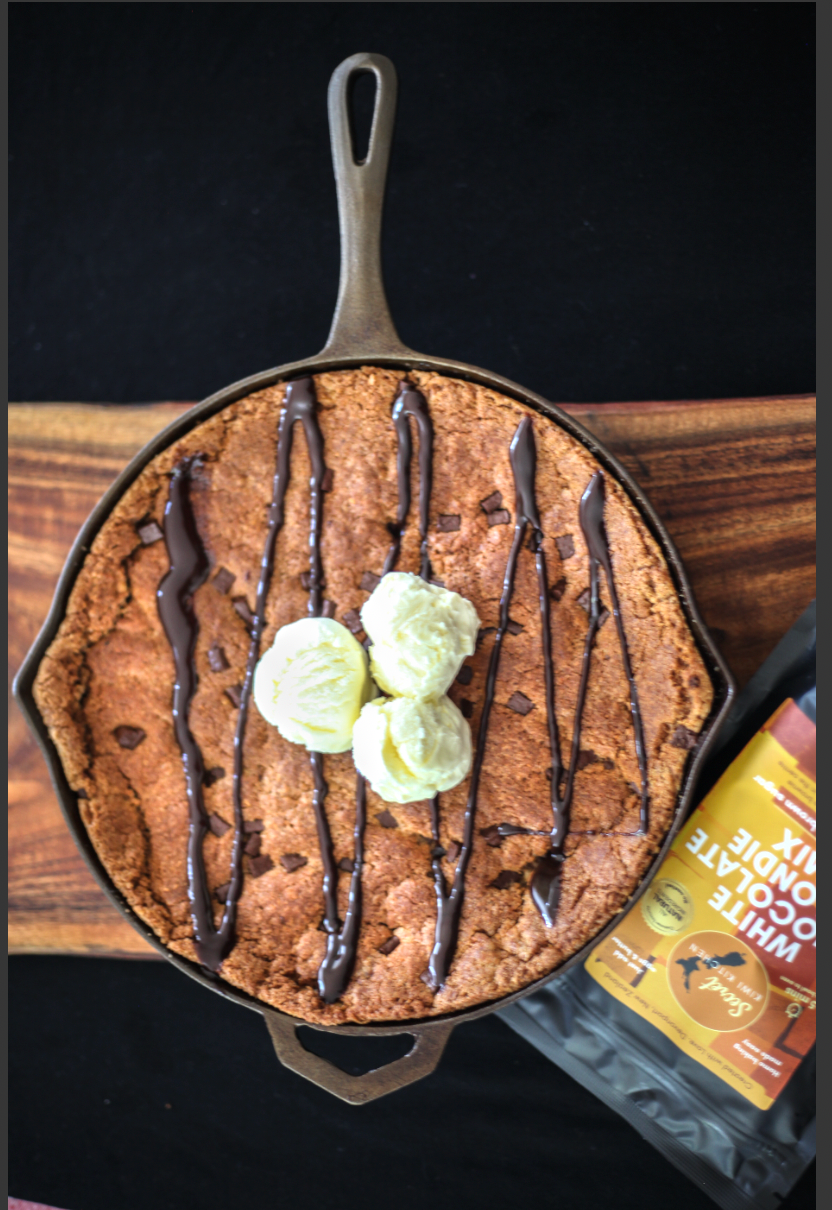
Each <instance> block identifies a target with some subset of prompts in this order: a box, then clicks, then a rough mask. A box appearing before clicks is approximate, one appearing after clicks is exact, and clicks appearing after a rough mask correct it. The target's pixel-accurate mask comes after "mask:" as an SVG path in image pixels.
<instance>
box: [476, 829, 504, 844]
mask: <svg viewBox="0 0 832 1210" xmlns="http://www.w3.org/2000/svg"><path fill="white" fill-rule="evenodd" d="M480 836H482V837H483V839H484V840H485V843H486V844H488V845H491V848H492V849H499V847H500V845H501V844H502V843H503V838H502V836H501V835H500V828H499V825H498V824H496V823H493V824H492V825H491V827H490V828H480Z"/></svg>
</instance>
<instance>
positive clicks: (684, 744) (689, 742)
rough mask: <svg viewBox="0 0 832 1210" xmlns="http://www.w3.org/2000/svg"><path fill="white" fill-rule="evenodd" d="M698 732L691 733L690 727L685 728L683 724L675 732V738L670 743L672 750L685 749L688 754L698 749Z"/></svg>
mask: <svg viewBox="0 0 832 1210" xmlns="http://www.w3.org/2000/svg"><path fill="white" fill-rule="evenodd" d="M696 739H697V736H696V732H695V731H691V730H690V729H689V728H688V727H683V726H682V725H681V724H680V725H679V726H678V727H677V728H676V730H675V731H674V732H673V738H672V739H671V741H670V746H671V748H684V750H685V751H686V752H690V750H691V749H692V748H695V747H696Z"/></svg>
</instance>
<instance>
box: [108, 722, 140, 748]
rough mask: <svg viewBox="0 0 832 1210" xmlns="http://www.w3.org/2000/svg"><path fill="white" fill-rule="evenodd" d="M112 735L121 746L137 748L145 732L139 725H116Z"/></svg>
mask: <svg viewBox="0 0 832 1210" xmlns="http://www.w3.org/2000/svg"><path fill="white" fill-rule="evenodd" d="M113 735H114V736H115V737H116V739H117V740H118V742H119V743H120V744H121V746H122V748H131V749H132V748H138V746H139V744H140V743H141V742H142V740H143V739H145V737H146V735H147V732H146V731H142V729H141V727H116V729H115V731H114V732H113Z"/></svg>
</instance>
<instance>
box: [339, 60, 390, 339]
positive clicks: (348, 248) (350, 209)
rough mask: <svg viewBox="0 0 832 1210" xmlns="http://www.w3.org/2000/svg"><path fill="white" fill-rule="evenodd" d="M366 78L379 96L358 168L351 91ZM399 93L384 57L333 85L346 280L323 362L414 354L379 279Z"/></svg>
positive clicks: (344, 68)
mask: <svg viewBox="0 0 832 1210" xmlns="http://www.w3.org/2000/svg"><path fill="white" fill-rule="evenodd" d="M367 73H370V74H372V75H373V76H375V81H376V96H375V107H374V110H373V124H372V128H371V132H370V144H369V148H368V150H367V158H366V159H365V160H363V161H361V162H360V163H359V162H357V161H356V158H355V149H354V147H353V142H352V135H351V132H350V113H349V106H350V85H351V82H352V81H353V79H354V78H355V77H356V76H359V75H365V74H367ZM397 91H398V82H397V79H396V69H395V67H394V66H393V64H392V63H391V62H390V60H389V59H387V58H385V56H384V55H371V54H364V53H362V54H358V55H351V56H350V58H349V59H345V60H344V62H343V63H341V64H340V66H338V67H336V69H335V71H334V72H333V73H332V78H331V79H330V81H329V92H328V94H327V106H328V110H329V135H330V140H331V143H332V166H333V169H334V172H335V187H336V190H337V194H338V222H339V227H340V231H341V276H340V281H339V284H338V301H337V303H336V304H335V314H334V315H333V317H332V327H331V329H330V333H329V337H328V339H327V342H326V344H325V345H324V347H323V349H322V350H321V355H324V354H325V355H326V356H332V357H359V358H365V357H366V358H368V359H371V358H373V357H375V358H378V357H383V356H388V357H401V356H402V355H403V354H409V353H410V352H411V350H410V349H408V348H406V346H405V345H403V344H402V342H401V341H400V339H399V336H398V333H397V332H396V329H395V326H394V324H393V320H392V318H391V316H390V309H389V307H388V305H387V296H386V294H385V293H384V282H383V280H382V274H381V216H382V208H383V205H384V188H385V185H386V182H387V165H388V163H389V160H390V146H391V143H392V141H393V123H394V120H395V116H396V93H397Z"/></svg>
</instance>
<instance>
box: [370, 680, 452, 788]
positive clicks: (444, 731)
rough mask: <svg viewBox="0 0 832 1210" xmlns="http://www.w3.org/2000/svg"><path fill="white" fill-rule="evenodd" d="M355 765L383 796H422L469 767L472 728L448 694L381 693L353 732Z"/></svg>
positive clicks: (445, 783) (446, 783) (447, 784)
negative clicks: (420, 697)
mask: <svg viewBox="0 0 832 1210" xmlns="http://www.w3.org/2000/svg"><path fill="white" fill-rule="evenodd" d="M352 742H353V751H352V756H353V760H354V761H355V767H356V768H357V769H358V770H359V772H360V773H363V775H364V776H365V777H366V778H367V780H368V781H369V783H370V785H371V786H372V788H373V790H375V792H376V794H378V796H379V797H380V798H383V799H384V801H385V802H397V803H405V802H421V801H422V800H423V799H426V798H433V796H434V794H438V793H439V792H440V791H442V790H450V789H452V788H453V787H454V786H456V785H458V784H459V783H460V782H461V781H462V779H463V778H464V777H465V776H466V775H467V773H468V771H469V769H470V768H471V728H470V727H469V726H468V724H467V722H466V721H465V719H464V718H463V717H462V714H461V713H460V711H459V710H458V709H457V707H456V706H455V705H454V704H453V702H452V701H451V699H450V698H448V697H440V698H438V699H435V700H429V701H416V700H414V699H413V698H407V697H396V698H390V699H387V700H385V699H383V698H378V699H377V700H376V701H374V702H368V703H367V705H366V706H365V707H364V708H363V710H362V711H361V714H360V716H359V719H358V722H357V723H356V724H355V727H354V728H353V733H352Z"/></svg>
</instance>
